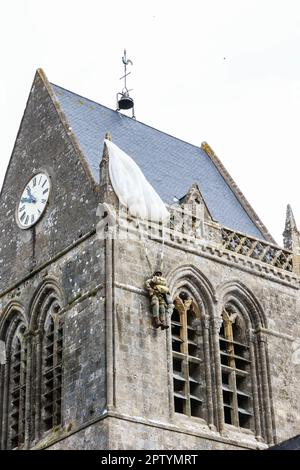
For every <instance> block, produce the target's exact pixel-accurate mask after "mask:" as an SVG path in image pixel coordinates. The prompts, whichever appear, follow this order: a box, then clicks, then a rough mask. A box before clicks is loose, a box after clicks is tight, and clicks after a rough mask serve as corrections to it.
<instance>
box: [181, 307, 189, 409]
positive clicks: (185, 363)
mask: <svg viewBox="0 0 300 470" xmlns="http://www.w3.org/2000/svg"><path fill="white" fill-rule="evenodd" d="M180 323H181V328H180V336H181V339H182V341H183V343H182V353H183V354H184V359H183V375H184V378H185V387H184V392H185V396H186V400H185V414H186V415H188V416H191V401H190V380H189V379H190V373H189V360H188V354H189V349H188V330H187V315H186V312H184V313H181V314H180Z"/></svg>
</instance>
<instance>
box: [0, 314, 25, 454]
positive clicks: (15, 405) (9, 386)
mask: <svg viewBox="0 0 300 470" xmlns="http://www.w3.org/2000/svg"><path fill="white" fill-rule="evenodd" d="M7 317H8V318H7V320H6V321H5V322H4V326H3V328H2V332H1V340H2V341H3V343H4V345H5V361H2V364H1V365H0V368H1V370H0V421H1V423H0V430H1V437H2V439H1V448H2V449H15V448H20V447H22V446H23V445H24V443H25V423H26V419H25V418H26V416H25V413H26V381H27V340H26V337H25V332H26V326H25V324H24V322H23V319H22V316H21V313H20V312H18V311H9V315H7Z"/></svg>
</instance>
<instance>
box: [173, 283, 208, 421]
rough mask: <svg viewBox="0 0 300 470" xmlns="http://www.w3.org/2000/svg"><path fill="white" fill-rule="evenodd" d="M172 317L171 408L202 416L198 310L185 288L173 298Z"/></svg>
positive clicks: (202, 400) (202, 386) (203, 378)
mask: <svg viewBox="0 0 300 470" xmlns="http://www.w3.org/2000/svg"><path fill="white" fill-rule="evenodd" d="M174 304H175V309H174V311H173V314H172V318H171V327H172V331H171V334H172V355H173V391H174V409H175V412H177V413H182V414H185V415H187V416H196V417H201V418H204V410H203V408H204V402H205V370H204V361H203V336H202V327H201V321H200V314H199V310H198V309H197V306H196V304H195V302H194V301H193V299H192V298H191V297H190V296H189V294H188V293H187V292H185V291H182V292H180V293H179V295H178V296H177V297H176V298H175V300H174Z"/></svg>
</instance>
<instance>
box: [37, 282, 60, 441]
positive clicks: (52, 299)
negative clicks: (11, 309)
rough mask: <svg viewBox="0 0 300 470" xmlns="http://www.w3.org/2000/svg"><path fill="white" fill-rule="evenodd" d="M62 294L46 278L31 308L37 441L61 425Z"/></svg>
mask: <svg viewBox="0 0 300 470" xmlns="http://www.w3.org/2000/svg"><path fill="white" fill-rule="evenodd" d="M61 299H62V294H61V292H60V289H59V287H58V286H57V285H56V283H55V281H53V280H50V279H49V280H47V281H46V282H45V283H44V284H43V285H42V286H41V287H40V289H39V291H38V293H37V295H36V296H35V298H34V300H33V303H32V308H31V323H30V325H31V329H32V330H33V331H35V335H34V338H33V344H32V356H33V358H34V360H33V369H32V370H33V381H32V393H31V399H32V403H31V404H32V406H31V410H32V411H31V437H32V440H33V441H34V442H38V441H39V440H40V439H41V438H43V435H44V433H45V432H48V431H51V430H52V429H53V428H55V427H57V426H59V425H61V424H62V369H63V357H62V356H63V315H62V300H61Z"/></svg>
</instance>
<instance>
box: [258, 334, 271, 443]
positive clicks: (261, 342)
mask: <svg viewBox="0 0 300 470" xmlns="http://www.w3.org/2000/svg"><path fill="white" fill-rule="evenodd" d="M266 341H267V339H266V337H265V335H262V334H261V333H259V336H258V346H259V352H260V361H261V364H262V371H261V372H262V389H263V408H264V415H265V420H266V423H265V424H266V437H267V442H268V444H272V443H273V432H272V417H271V404H270V395H269V384H268V380H267V370H268V368H267V358H266Z"/></svg>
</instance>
